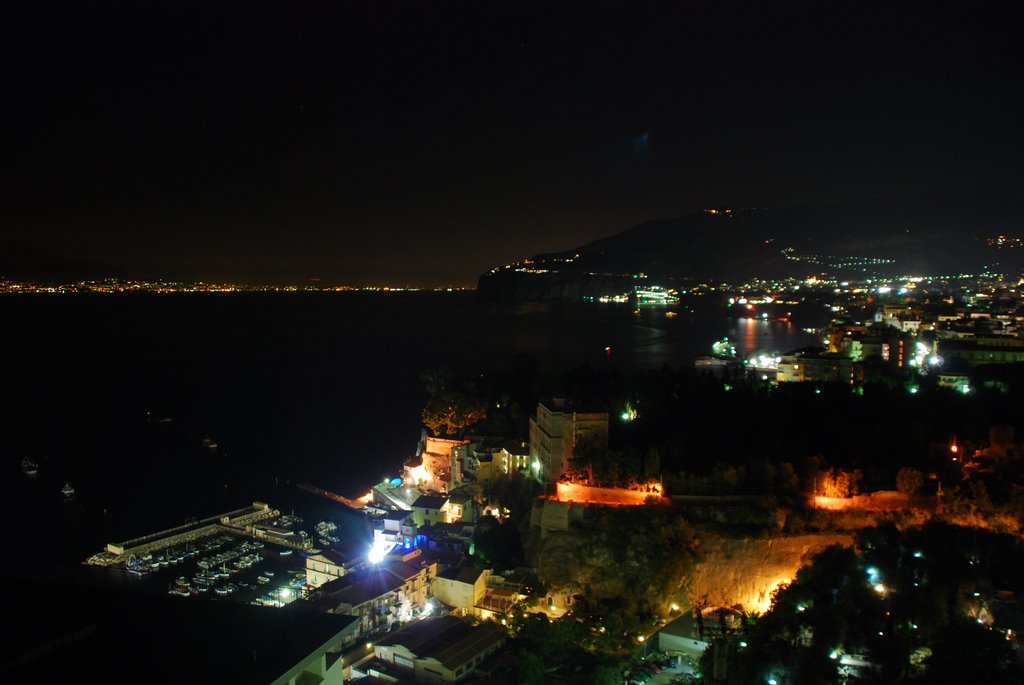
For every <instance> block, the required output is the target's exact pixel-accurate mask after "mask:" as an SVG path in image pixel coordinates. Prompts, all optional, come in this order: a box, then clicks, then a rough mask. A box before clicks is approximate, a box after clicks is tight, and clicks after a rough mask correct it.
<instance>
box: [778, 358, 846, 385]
mask: <svg viewBox="0 0 1024 685" xmlns="http://www.w3.org/2000/svg"><path fill="white" fill-rule="evenodd" d="M776 380H777V381H778V382H779V383H803V382H814V383H851V384H852V383H853V360H851V359H850V358H849V357H845V356H843V355H839V354H829V353H821V352H817V351H811V350H801V351H799V352H794V353H792V354H784V355H782V357H781V361H779V366H778V371H777V373H776Z"/></svg>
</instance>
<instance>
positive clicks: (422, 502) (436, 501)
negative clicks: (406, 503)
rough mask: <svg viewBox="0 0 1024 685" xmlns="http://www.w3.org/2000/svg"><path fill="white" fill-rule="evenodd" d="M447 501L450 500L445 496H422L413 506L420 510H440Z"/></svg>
mask: <svg viewBox="0 0 1024 685" xmlns="http://www.w3.org/2000/svg"><path fill="white" fill-rule="evenodd" d="M447 501H448V498H447V497H445V496H443V495H420V496H419V497H417V498H416V501H415V502H413V503H412V505H413V506H414V507H419V508H420V509H440V508H441V507H443V506H444V505H445V502H447Z"/></svg>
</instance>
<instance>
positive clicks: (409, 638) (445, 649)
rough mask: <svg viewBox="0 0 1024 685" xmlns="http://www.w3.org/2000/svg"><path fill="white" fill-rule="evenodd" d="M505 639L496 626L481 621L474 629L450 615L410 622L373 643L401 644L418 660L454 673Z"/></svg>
mask: <svg viewBox="0 0 1024 685" xmlns="http://www.w3.org/2000/svg"><path fill="white" fill-rule="evenodd" d="M505 637H506V633H505V630H504V629H503V628H502V627H501V626H499V625H498V624H496V623H492V622H485V623H481V624H480V625H478V626H475V627H474V626H471V625H469V624H468V623H464V622H463V621H461V620H459V619H457V618H455V617H453V616H442V617H440V618H430V619H425V620H422V621H414V622H413V623H410V624H408V625H406V626H405V627H404V628H402V629H401V630H399V631H396V632H393V633H390V634H389V635H387V636H386V637H384V638H383V639H382V640H379V641H378V642H377V644H378V645H383V646H386V645H402V646H403V647H405V648H406V649H408V650H409V651H410V652H412V653H413V654H415V655H416V656H418V657H420V658H434V659H437V660H438V661H440V662H441V663H442V664H444V665H445V667H446V668H448V669H451V670H454V669H456V668H458V667H459V666H461V665H462V664H465V663H466V662H468V661H470V660H472V659H473V658H474V657H476V656H477V655H479V654H482V653H483V652H485V651H486V650H487V649H489V648H490V647H492V646H494V645H495V644H498V643H500V642H502V641H503V640H504V639H505Z"/></svg>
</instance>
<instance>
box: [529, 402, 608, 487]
mask: <svg viewBox="0 0 1024 685" xmlns="http://www.w3.org/2000/svg"><path fill="white" fill-rule="evenodd" d="M577 447H579V448H581V449H583V448H586V449H594V450H597V451H599V452H603V451H606V450H607V449H608V412H606V411H598V410H597V409H596V408H595V407H585V406H582V405H578V404H572V403H569V402H566V400H564V399H552V400H544V401H542V402H540V403H539V404H538V405H537V415H536V416H531V417H530V472H531V474H532V475H533V476H534V477H535V478H537V479H538V480H540V481H541V482H544V483H548V484H552V483H555V482H557V481H558V479H559V478H561V477H562V475H563V474H564V473H565V469H566V464H567V462H568V459H569V457H571V456H572V454H573V452H574V451H575V450H576V449H577Z"/></svg>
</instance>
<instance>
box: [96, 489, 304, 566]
mask: <svg viewBox="0 0 1024 685" xmlns="http://www.w3.org/2000/svg"><path fill="white" fill-rule="evenodd" d="M280 515H281V512H280V511H278V510H277V509H272V508H271V507H270V505H268V504H266V503H264V502H253V503H252V506H249V507H245V508H244V509H237V510H235V511H230V512H228V513H226V514H220V515H219V516H211V517H209V518H205V519H202V520H201V521H195V522H193V523H186V524H183V525H180V526H175V527H174V528H168V529H167V530H162V531H160V532H158V533H151V534H148V535H143V536H141V537H137V538H133V539H131V540H126V541H124V542H112V543H109V544H108V545H107V546H106V548H105V549H104V550H103V551H102V552H100V553H99V554H95V555H93V556H91V557H89V558H88V559H86V561H85V563H86V564H91V565H94V566H118V565H122V564H124V562H125V560H126V559H129V558H131V557H132V556H136V557H142V556H145V555H146V554H150V553H152V552H154V551H157V550H161V549H165V548H167V547H173V546H175V545H183V544H187V543H189V542H193V541H195V540H198V539H200V538H205V537H208V536H210V535H216V534H219V533H232V534H234V535H239V536H247V537H254V538H259V539H264V540H269V541H272V542H274V543H275V544H282V545H285V546H288V547H295V548H299V549H301V545H296V544H295V543H292V542H286V541H280V540H278V539H277V538H276V537H269V536H266V535H265V534H262V531H263V528H260V527H258V525H257V524H259V523H260V522H262V521H267V520H270V519H276V518H277V517H279V516H280Z"/></svg>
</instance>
